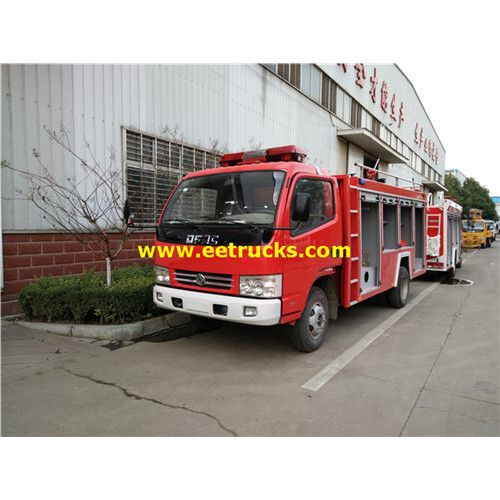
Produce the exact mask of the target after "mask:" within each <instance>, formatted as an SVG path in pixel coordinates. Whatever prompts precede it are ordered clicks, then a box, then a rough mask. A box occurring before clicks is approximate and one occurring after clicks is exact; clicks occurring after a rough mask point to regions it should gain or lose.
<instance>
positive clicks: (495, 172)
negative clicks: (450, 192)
mask: <svg viewBox="0 0 500 500" xmlns="http://www.w3.org/2000/svg"><path fill="white" fill-rule="evenodd" d="M398 66H399V67H400V68H401V70H402V71H403V72H404V73H405V74H406V76H407V77H408V78H409V79H410V81H411V82H412V84H413V86H414V88H415V90H416V92H417V94H418V96H419V97H420V100H421V101H422V104H423V106H424V108H425V110H426V111H427V114H428V115H429V118H430V120H431V122H432V124H433V125H434V128H435V129H436V132H437V134H438V136H439V138H440V139H441V142H442V143H443V145H444V148H445V150H446V164H445V168H446V169H455V168H456V169H458V170H460V171H461V172H462V173H463V174H464V175H465V176H467V177H473V178H474V179H476V180H477V181H478V182H479V183H480V184H481V185H482V186H484V187H486V188H488V189H489V191H490V196H500V172H499V171H500V168H499V167H500V164H499V163H500V161H499V155H498V151H497V148H498V145H499V143H500V86H499V84H500V58H497V60H496V61H493V62H491V63H479V64H476V63H465V64H449V63H446V62H443V63H441V64H415V63H403V62H401V63H398Z"/></svg>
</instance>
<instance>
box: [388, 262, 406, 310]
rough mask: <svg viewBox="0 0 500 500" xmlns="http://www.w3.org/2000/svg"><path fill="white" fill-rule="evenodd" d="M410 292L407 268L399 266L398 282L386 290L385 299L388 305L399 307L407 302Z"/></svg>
mask: <svg viewBox="0 0 500 500" xmlns="http://www.w3.org/2000/svg"><path fill="white" fill-rule="evenodd" d="M409 292H410V275H409V274H408V269H406V267H404V266H401V267H400V268H399V276H398V283H397V285H396V286H395V287H394V288H391V289H390V290H389V291H388V292H387V300H388V302H389V305H391V306H392V307H396V308H401V307H404V306H405V305H406V303H407V302H408V295H409Z"/></svg>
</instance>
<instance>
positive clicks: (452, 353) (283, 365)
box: [2, 241, 500, 436]
mask: <svg viewBox="0 0 500 500" xmlns="http://www.w3.org/2000/svg"><path fill="white" fill-rule="evenodd" d="M499 272H500V241H497V242H496V243H495V244H494V246H493V247H492V248H488V249H484V250H479V251H470V250H469V251H468V253H467V254H466V262H465V264H464V266H463V267H462V269H459V270H457V278H459V279H462V280H471V281H472V282H473V283H472V284H458V285H448V284H439V282H436V281H433V280H430V279H429V278H425V279H417V280H415V281H414V282H412V284H411V291H410V303H409V304H408V305H407V306H406V307H405V308H404V309H402V310H396V309H391V308H388V307H383V306H380V305H377V304H376V303H375V302H373V303H364V304H360V305H358V306H355V307H352V308H350V309H348V310H343V311H341V312H340V314H339V319H338V320H337V321H332V322H331V323H330V329H329V335H328V337H327V339H326V341H325V344H324V345H323V346H322V348H321V349H319V350H318V351H316V352H314V353H311V354H304V353H300V352H298V351H295V350H294V349H293V348H292V347H291V345H290V344H289V341H288V327H285V326H283V327H262V328H255V327H249V326H245V325H243V326H242V325H233V324H227V325H226V326H224V327H222V328H219V329H217V330H213V331H210V332H205V333H200V334H196V335H193V336H190V337H186V338H181V339H177V340H174V341H162V340H161V338H159V339H156V341H155V342H152V341H147V340H143V341H140V342H129V343H122V344H120V343H111V344H109V343H106V342H91V341H82V340H78V339H75V338H67V337H60V336H57V335H54V334H48V333H40V332H35V331H31V330H28V329H25V328H22V327H20V326H18V325H15V324H13V323H12V322H6V321H2V435H3V436H499V435H500V406H499V405H500V356H499V354H500V347H499V345H500V344H499V332H500V316H499V310H500V309H499V306H500V304H499Z"/></svg>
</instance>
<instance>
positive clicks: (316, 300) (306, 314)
mask: <svg viewBox="0 0 500 500" xmlns="http://www.w3.org/2000/svg"><path fill="white" fill-rule="evenodd" d="M329 319H330V316H329V312H328V299H327V298H326V295H325V292H324V291H323V290H322V289H321V288H318V287H315V286H313V287H312V288H311V291H310V292H309V297H308V298H307V303H306V307H305V308H304V311H303V312H302V316H301V317H300V319H299V320H298V321H297V322H296V323H295V325H294V326H293V329H292V333H291V335H290V339H291V341H292V344H293V346H294V347H295V348H296V349H298V350H299V351H303V352H312V351H315V350H316V349H318V348H319V347H320V346H321V344H322V343H323V341H324V339H325V335H326V331H327V329H328V321H329Z"/></svg>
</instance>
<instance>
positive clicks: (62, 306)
mask: <svg viewBox="0 0 500 500" xmlns="http://www.w3.org/2000/svg"><path fill="white" fill-rule="evenodd" d="M154 282H155V277H154V271H153V268H152V267H151V266H137V265H136V266H131V267H124V268H120V269H116V270H114V271H113V272H112V281H111V286H110V287H107V286H106V277H105V276H104V275H102V274H98V273H96V272H94V271H89V272H87V273H85V274H83V275H81V276H72V275H68V276H64V277H63V278H58V279H56V278H54V277H52V276H48V277H45V278H40V279H38V280H37V281H35V282H34V283H32V284H31V285H28V286H27V287H26V288H24V289H23V290H22V291H21V293H20V294H19V304H20V305H21V308H22V310H23V312H24V314H25V316H26V317H27V318H28V319H32V320H37V321H48V322H68V323H101V324H110V323H127V322H134V321H141V320H143V319H147V318H152V317H154V316H158V315H159V314H161V313H160V310H159V309H158V308H157V307H156V305H155V304H154V302H153V286H154Z"/></svg>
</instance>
